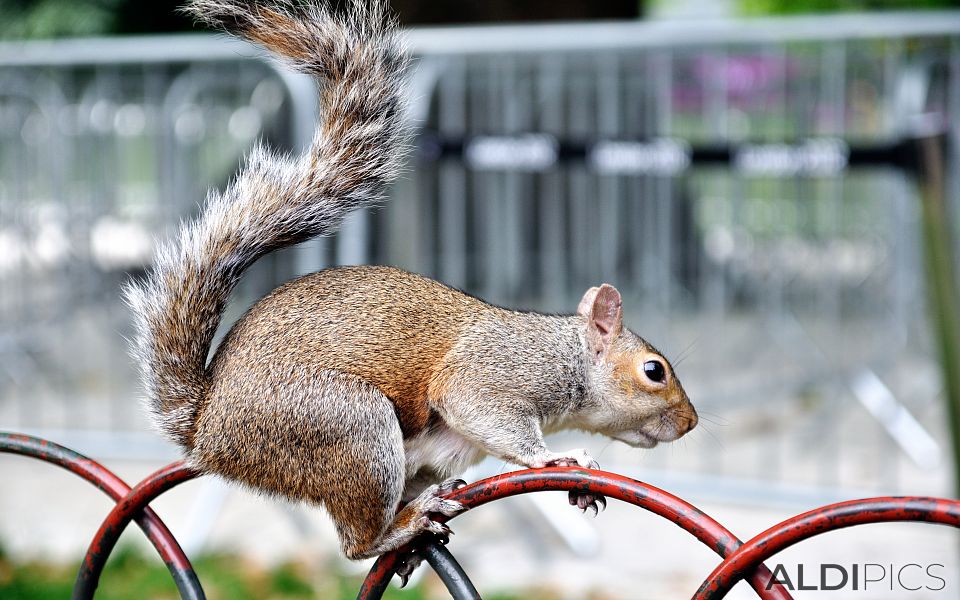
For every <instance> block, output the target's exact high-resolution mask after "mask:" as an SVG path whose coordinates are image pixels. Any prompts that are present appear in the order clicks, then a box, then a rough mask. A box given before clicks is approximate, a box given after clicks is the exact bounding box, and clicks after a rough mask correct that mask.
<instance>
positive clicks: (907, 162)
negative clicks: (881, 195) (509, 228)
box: [416, 131, 918, 176]
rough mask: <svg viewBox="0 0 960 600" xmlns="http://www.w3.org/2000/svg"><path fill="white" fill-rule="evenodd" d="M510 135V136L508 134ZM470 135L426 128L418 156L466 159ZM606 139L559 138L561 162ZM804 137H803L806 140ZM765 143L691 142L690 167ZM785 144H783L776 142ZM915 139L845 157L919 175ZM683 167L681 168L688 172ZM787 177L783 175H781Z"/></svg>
mask: <svg viewBox="0 0 960 600" xmlns="http://www.w3.org/2000/svg"><path fill="white" fill-rule="evenodd" d="M506 137H510V136H506ZM472 139H473V138H469V137H462V138H457V137H449V136H442V135H440V134H438V133H436V132H433V131H423V132H421V133H420V134H419V135H418V136H417V140H416V148H417V157H418V158H419V159H420V160H421V161H423V162H436V161H438V160H440V159H441V158H450V157H452V158H458V159H463V160H466V158H467V157H466V154H467V152H466V149H467V148H468V146H469V144H470V142H471V140H472ZM598 141H606V140H599V139H598V140H576V139H558V140H556V142H557V144H556V160H557V162H560V163H568V162H582V161H585V160H587V158H588V157H589V155H590V151H591V148H592V147H593V145H594V143H595V142H598ZM610 141H629V142H640V143H643V142H649V141H651V140H643V139H637V140H610ZM803 141H804V140H799V142H800V143H802V142H803ZM767 145H771V144H767V143H764V142H757V143H755V144H754V143H751V142H738V143H736V144H691V145H690V146H689V147H688V157H689V166H691V167H696V166H724V167H733V166H735V164H736V162H737V156H738V154H739V152H740V151H741V150H743V149H748V148H750V147H753V146H761V147H762V146H767ZM772 145H781V144H772ZM782 146H786V147H796V146H797V145H796V144H782ZM914 151H915V148H914V144H913V141H912V140H909V139H904V140H896V141H893V142H891V143H878V144H852V145H849V146H847V154H846V158H845V165H843V167H844V168H846V167H884V166H892V167H898V168H901V169H903V170H905V171H907V172H909V173H911V174H916V173H917V169H918V165H917V161H916V158H915V156H914V154H913V153H914ZM684 170H685V169H681V170H680V171H681V172H682V171H684ZM781 176H783V175H781Z"/></svg>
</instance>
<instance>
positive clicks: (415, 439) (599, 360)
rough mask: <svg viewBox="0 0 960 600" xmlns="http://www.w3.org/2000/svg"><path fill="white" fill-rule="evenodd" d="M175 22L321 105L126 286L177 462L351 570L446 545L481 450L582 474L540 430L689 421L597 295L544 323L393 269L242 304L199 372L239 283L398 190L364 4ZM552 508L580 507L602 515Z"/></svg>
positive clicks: (636, 428)
mask: <svg viewBox="0 0 960 600" xmlns="http://www.w3.org/2000/svg"><path fill="white" fill-rule="evenodd" d="M185 10H186V11H187V12H188V13H189V14H191V15H193V16H194V17H196V18H198V19H199V20H200V21H203V22H206V23H208V24H212V25H214V26H216V27H219V28H223V29H226V30H228V31H229V32H232V33H234V34H236V35H238V36H240V37H243V38H246V39H248V40H250V41H253V42H256V43H259V44H260V45H262V46H264V47H266V48H267V49H269V50H271V51H273V52H274V53H276V54H279V55H280V56H282V57H284V58H286V59H287V60H288V61H289V62H290V63H292V65H293V66H295V67H296V68H298V69H300V70H301V71H303V72H306V73H308V74H311V75H314V76H315V77H316V78H317V80H318V83H319V86H320V92H319V93H320V109H321V112H320V121H319V125H318V127H317V130H316V133H315V136H314V138H313V141H312V145H311V146H310V148H309V150H308V151H306V152H305V154H304V155H302V156H299V157H289V156H281V155H278V154H274V153H271V152H270V151H268V150H266V149H264V148H263V147H257V148H256V149H254V150H253V151H252V153H251V154H250V155H249V157H248V159H247V162H246V164H245V166H244V167H242V168H241V169H240V171H239V173H238V175H237V176H236V178H235V179H234V180H233V181H232V182H231V183H229V184H228V185H227V187H226V188H225V189H224V190H223V191H222V192H219V193H218V192H216V191H213V192H210V193H209V194H208V198H207V202H206V205H205V207H204V208H203V210H202V211H201V214H200V215H199V216H198V217H197V218H196V219H195V220H194V221H192V222H190V223H188V224H186V225H183V226H181V229H180V231H179V234H178V235H177V236H175V237H174V239H172V240H171V241H169V242H167V243H165V244H162V245H161V246H160V247H159V248H158V250H157V252H156V256H155V258H154V263H153V265H152V267H151V269H150V270H149V272H148V274H147V275H146V276H145V278H143V279H142V280H140V281H133V282H130V283H128V284H127V286H126V287H125V290H124V294H125V299H126V301H127V304H128V305H129V306H130V308H131V310H132V313H133V316H134V325H135V334H134V337H133V343H132V346H133V354H134V357H135V359H136V362H137V363H138V365H139V367H140V369H141V372H142V373H141V374H142V379H143V383H144V387H145V389H146V404H147V407H148V410H149V411H150V413H151V416H152V419H153V421H154V423H155V425H156V426H157V428H158V429H159V430H160V431H161V432H162V433H163V434H165V436H166V437H167V438H168V439H170V440H171V441H173V442H174V443H176V444H177V445H179V446H180V447H181V448H182V449H183V452H184V455H185V457H186V459H187V461H188V463H189V464H191V465H192V466H193V467H194V468H196V469H197V470H199V471H200V472H206V473H213V474H216V475H219V476H222V477H224V478H226V479H229V480H233V481H236V482H240V483H242V484H245V485H246V486H249V487H252V488H255V489H256V490H260V491H262V492H265V493H267V494H271V495H277V496H282V497H285V498H288V499H291V500H294V501H303V502H306V503H309V504H312V505H317V506H320V507H323V508H324V509H325V510H326V512H327V513H328V514H329V515H330V517H331V518H332V520H333V522H334V524H335V526H336V529H337V532H338V535H339V538H340V542H341V546H342V550H343V552H344V554H345V555H346V556H347V557H348V558H351V559H361V558H366V557H371V556H376V555H379V554H382V553H384V552H387V551H390V550H394V549H397V548H400V547H404V546H406V545H407V544H409V543H410V542H411V541H412V540H413V538H415V537H416V536H418V535H419V534H421V533H425V532H432V533H433V534H437V535H439V536H446V535H448V534H449V533H450V530H449V529H448V527H447V526H446V525H445V524H443V523H440V522H439V521H438V520H435V519H436V516H437V515H438V514H440V515H446V516H452V515H455V514H457V513H459V512H460V511H462V510H464V507H463V505H462V504H460V503H458V502H455V501H452V500H449V499H446V498H445V497H444V496H445V495H447V494H449V492H451V491H452V490H455V489H457V488H459V487H460V486H462V485H464V482H463V481H461V480H459V479H456V478H454V477H455V476H456V475H458V474H459V473H461V472H462V471H463V470H464V469H465V468H466V467H467V466H469V465H471V464H474V463H476V462H478V461H479V460H480V459H481V458H482V457H483V456H484V455H493V456H495V457H497V458H500V459H502V460H505V461H509V462H511V463H516V464H518V465H523V466H526V467H529V468H542V467H546V466H554V465H567V466H573V465H579V466H581V467H586V468H594V469H595V468H598V467H599V465H598V464H597V462H596V461H594V460H593V459H592V458H591V457H590V456H589V455H588V454H587V452H586V451H585V450H583V449H575V450H568V451H564V452H552V451H550V450H549V449H548V448H547V446H546V445H545V443H544V437H543V436H544V433H545V432H551V431H557V430H561V429H580V430H584V431H588V432H595V433H601V434H605V435H607V436H609V437H612V438H614V439H616V440H620V441H623V442H626V443H627V444H629V445H631V446H634V447H641V448H650V447H653V446H655V445H656V444H657V443H658V442H665V441H672V440H675V439H677V438H679V437H680V436H682V435H683V434H685V433H686V432H688V431H690V430H691V429H693V427H694V426H696V424H697V413H696V411H695V410H694V408H693V406H692V404H691V403H690V400H689V399H688V397H687V394H686V393H685V392H684V390H683V387H682V386H681V384H680V382H679V381H678V379H677V377H676V375H675V374H674V371H673V368H672V366H671V365H670V363H669V361H667V359H666V358H664V356H663V354H661V353H660V352H658V351H657V350H656V349H655V348H654V347H653V346H652V345H650V344H649V343H648V342H646V341H645V340H643V339H642V338H641V337H640V336H638V335H636V334H635V333H633V332H632V331H630V330H629V329H627V328H625V327H624V325H623V319H622V307H621V296H620V294H619V292H617V290H616V289H615V288H614V287H613V286H611V285H608V284H603V285H600V286H598V287H593V288H590V289H589V290H588V291H587V292H586V293H585V294H584V296H583V299H582V301H581V302H580V304H579V306H578V308H577V310H576V313H575V314H572V315H548V314H539V313H535V312H520V311H515V310H508V309H506V308H501V307H498V306H494V305H491V304H488V303H486V302H484V301H482V300H480V299H478V298H475V297H473V296H470V295H468V294H466V293H464V292H461V291H459V290H456V289H453V288H451V287H448V286H446V285H444V284H442V283H439V282H437V281H433V280H431V279H428V278H426V277H423V276H420V275H416V274H413V273H408V272H405V271H402V270H400V269H396V268H391V267H384V266H354V267H334V268H328V269H325V270H322V271H319V272H316V273H313V274H310V275H306V276H304V277H300V278H299V279H295V280H293V281H290V282H288V283H286V284H284V285H281V286H280V287H278V288H277V289H275V290H274V291H272V292H271V293H269V294H268V295H267V296H265V297H264V298H262V299H261V300H259V301H258V302H256V303H255V304H254V305H253V306H252V307H251V308H250V309H249V310H248V311H247V312H246V313H245V314H244V315H243V316H242V317H241V318H240V319H239V320H238V321H237V322H236V323H235V324H234V325H233V327H232V328H231V329H230V330H229V332H228V333H227V335H226V336H225V338H224V339H223V341H222V342H221V343H220V345H219V347H218V348H217V349H216V351H215V353H214V355H213V357H212V358H210V359H209V361H208V355H209V353H210V350H211V346H212V343H213V338H214V335H215V332H216V330H217V328H218V326H219V324H220V321H221V318H222V316H223V312H224V309H225V307H226V304H227V302H228V299H229V296H230V293H231V291H232V290H233V288H234V287H235V286H236V285H237V283H238V281H239V279H240V277H241V275H242V274H243V272H244V270H245V269H247V268H248V267H249V266H250V265H251V264H252V263H254V262H255V261H256V260H257V259H258V258H260V257H261V256H263V255H265V254H267V253H269V252H271V251H273V250H276V249H279V248H282V247H286V246H290V245H293V244H296V243H299V242H302V241H304V240H307V239H310V238H312V237H314V236H318V235H326V234H330V233H332V232H334V231H335V230H336V228H337V226H338V224H339V223H340V222H341V220H342V219H343V217H344V215H345V214H346V213H348V212H350V211H351V210H354V209H356V208H358V207H363V206H370V205H372V204H374V203H376V202H378V201H379V200H381V199H382V197H383V196H384V194H385V188H386V185H387V184H388V183H390V182H391V181H392V180H394V179H395V178H396V177H397V176H398V173H399V172H400V170H401V168H402V165H403V163H404V160H405V155H406V149H407V146H408V142H409V138H410V131H409V125H407V124H406V123H405V120H404V118H403V108H404V106H403V80H404V77H405V72H406V69H407V66H408V60H407V58H406V56H405V54H404V52H403V49H402V42H401V40H400V39H399V37H398V34H397V32H396V25H395V24H394V21H393V19H392V17H391V16H390V15H389V12H388V11H389V9H388V8H387V3H386V1H385V0H374V1H372V2H368V3H364V2H362V1H361V0H355V1H353V2H351V3H349V6H348V8H347V10H346V11H345V12H344V13H334V12H332V11H331V10H330V9H329V8H325V7H323V6H319V5H316V4H301V3H292V2H287V1H285V0H271V1H268V2H259V3H258V2H253V1H251V0H192V1H191V2H189V4H187V6H186V7H185ZM570 500H571V504H576V505H578V506H579V507H580V508H581V509H583V510H586V509H587V508H591V509H593V511H594V513H596V512H597V502H598V501H599V502H603V503H604V505H605V500H604V499H603V498H602V497H598V496H591V495H588V494H583V495H579V496H578V495H576V494H574V495H572V496H571V498H570ZM398 506H402V508H400V509H399V511H398ZM414 566H415V565H414ZM411 568H412V567H409V566H408V567H406V572H402V573H401V576H403V577H404V579H406V576H407V575H409V570H410V569H411Z"/></svg>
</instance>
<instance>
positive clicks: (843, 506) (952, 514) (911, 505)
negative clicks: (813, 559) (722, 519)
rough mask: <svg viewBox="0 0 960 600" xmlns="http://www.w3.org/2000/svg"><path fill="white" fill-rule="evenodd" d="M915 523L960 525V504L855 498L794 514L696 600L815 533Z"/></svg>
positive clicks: (722, 592) (730, 560)
mask: <svg viewBox="0 0 960 600" xmlns="http://www.w3.org/2000/svg"><path fill="white" fill-rule="evenodd" d="M897 521H912V522H925V523H939V524H942V525H949V526H952V527H957V528H960V502H958V501H956V500H946V499H943V498H924V497H916V496H901V497H890V496H887V497H881V498H868V499H866V500H851V501H848V502H840V503H837V504H830V505H828V506H824V507H821V508H816V509H813V510H811V511H808V512H805V513H803V514H801V515H797V516H795V517H791V518H789V519H787V520H785V521H783V522H781V523H778V524H776V525H774V526H773V527H771V528H769V529H767V530H766V531H764V532H762V533H760V534H759V535H757V536H756V537H754V538H753V539H751V540H750V541H748V542H746V543H745V544H743V545H742V546H741V547H740V548H739V549H738V550H737V551H736V552H734V553H733V554H731V555H729V556H727V557H726V558H725V559H724V560H723V562H722V563H720V565H718V566H717V568H716V569H714V570H713V572H712V573H710V575H709V576H707V578H706V579H705V580H704V582H703V583H702V584H701V585H700V589H699V590H697V593H696V594H695V595H694V600H719V599H720V598H723V597H724V596H726V595H727V592H729V591H730V589H731V588H732V587H733V586H734V585H736V584H737V583H738V582H739V581H740V580H741V579H743V577H744V575H745V574H747V573H750V572H751V571H752V570H753V569H755V568H756V566H757V565H759V564H761V563H762V562H763V561H764V560H766V559H768V558H770V557H771V556H773V555H775V554H776V553H778V552H780V551H781V550H783V549H785V548H789V547H790V546H792V545H794V544H796V543H798V542H801V541H803V540H806V539H809V538H811V537H814V536H817V535H820V534H822V533H826V532H828V531H836V530H837V529H844V528H847V527H853V526H856V525H866V524H869V523H891V522H897Z"/></svg>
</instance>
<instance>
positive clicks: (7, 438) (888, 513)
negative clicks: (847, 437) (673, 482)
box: [0, 432, 960, 600]
mask: <svg viewBox="0 0 960 600" xmlns="http://www.w3.org/2000/svg"><path fill="white" fill-rule="evenodd" d="M0 452H9V453H14V454H20V455H23V456H27V457H30V458H35V459H38V460H42V461H44V462H48V463H51V464H54V465H57V466H59V467H62V468H64V469H66V470H68V471H70V472H71V473H74V474H76V475H78V476H80V477H82V478H83V479H84V480H86V481H88V482H90V483H92V484H93V485H95V486H96V487H97V488H99V489H100V490H102V491H103V492H104V493H106V494H107V495H108V496H109V497H110V498H112V499H113V500H114V501H115V502H116V506H115V507H114V508H113V510H111V511H110V513H109V514H108V515H107V517H106V519H104V521H103V523H102V524H101V526H100V529H99V530H98V531H97V533H96V535H95V536H94V538H93V540H92V541H91V543H90V547H89V549H88V550H87V554H86V556H85V557H84V560H83V563H82V564H81V567H80V573H79V574H78V576H77V581H76V584H75V587H74V593H73V598H74V599H76V600H80V599H83V600H86V599H89V598H92V597H93V595H94V593H95V591H96V588H97V584H98V582H99V579H100V575H101V573H102V572H103V566H104V564H105V563H106V561H107V558H108V557H109V555H110V553H111V551H112V550H113V548H114V547H115V545H116V542H117V539H118V538H119V536H120V534H121V533H122V532H123V530H124V529H125V528H126V526H127V525H128V524H129V523H130V521H131V520H132V521H135V522H136V523H137V525H139V526H140V529H142V530H143V532H144V533H145V534H146V536H147V538H148V539H149V540H150V542H151V543H152V544H153V546H154V548H156V550H157V552H158V554H159V555H160V557H161V558H162V559H163V561H164V563H166V565H167V567H168V569H169V570H170V573H171V575H172V576H173V579H174V581H175V583H176V585H177V590H178V591H179V592H180V596H181V597H182V598H187V599H190V600H203V598H204V594H203V589H202V588H201V586H200V582H199V580H198V579H197V576H196V573H195V572H194V570H193V567H192V566H191V565H190V561H189V560H188V559H187V557H186V555H185V554H184V553H183V550H182V549H181V548H180V545H179V544H178V543H177V541H176V539H175V538H174V537H173V535H172V534H171V533H170V531H169V529H167V527H166V525H164V524H163V522H162V521H161V520H160V518H159V517H157V515H156V514H155V513H154V512H153V510H152V509H151V508H150V507H149V503H150V502H151V501H152V500H153V499H154V498H156V497H157V496H159V495H161V494H163V493H164V492H166V491H168V490H169V489H171V488H173V487H174V486H176V485H179V484H180V483H183V482H184V481H189V480H190V479H193V478H194V477H196V476H197V475H198V474H197V473H196V472H194V471H193V470H191V469H190V468H189V467H187V466H186V465H185V464H184V463H182V462H177V463H173V464H171V465H168V466H166V467H164V468H162V469H160V470H159V471H157V472H155V473H153V474H151V475H150V476H148V477H147V478H146V479H144V480H143V481H141V482H140V483H138V484H137V485H136V486H135V487H133V488H130V486H128V485H127V484H126V483H124V482H123V480H121V479H120V478H119V477H117V476H116V475H115V474H114V473H112V472H111V471H110V470H109V469H107V468H105V467H104V466H102V465H100V464H99V463H97V462H96V461H93V460H90V459H89V458H87V457H85V456H83V455H81V454H78V453H76V452H74V451H72V450H69V449H67V448H64V447H63V446H60V445H58V444H55V443H53V442H49V441H47V440H42V439H39V438H35V437H31V436H27V435H21V434H16V433H4V432H0ZM548 490H556V491H567V492H569V491H576V492H580V493H591V494H595V495H596V494H602V495H604V496H606V497H608V498H614V499H617V500H621V501H623V502H627V503H629V504H632V505H634V506H637V507H640V508H643V509H645V510H648V511H650V512H652V513H654V514H656V515H659V516H661V517H663V518H665V519H668V520H670V521H672V522H673V523H674V524H676V525H677V526H678V527H680V528H681V529H683V530H685V531H687V532H688V533H690V534H691V535H693V536H694V537H695V538H696V539H697V540H699V541H700V542H701V543H703V544H706V545H707V546H708V547H709V548H710V549H711V550H713V551H714V552H716V553H717V554H718V555H720V556H721V557H723V561H722V562H721V563H720V564H719V565H718V566H717V568H716V569H714V571H713V572H712V573H711V574H710V575H709V576H707V578H706V579H705V580H704V581H703V583H702V584H701V586H700V589H699V590H697V592H696V594H694V596H693V598H694V600H717V599H719V598H723V597H724V596H725V595H726V594H727V592H729V591H730V589H731V588H732V587H733V586H734V585H736V584H737V583H738V582H740V581H742V580H744V579H746V580H747V581H748V582H749V583H750V585H751V586H752V587H753V589H754V591H755V592H756V593H757V596H758V597H760V598H764V599H771V598H774V599H779V600H789V599H790V594H789V593H788V592H787V590H786V589H784V588H783V587H781V586H779V585H772V586H771V585H770V582H771V578H772V575H771V573H770V571H769V569H767V568H766V566H764V564H763V561H764V560H766V559H768V558H770V557H771V556H773V555H775V554H776V553H778V552H780V551H781V550H783V549H784V548H787V547H789V546H792V545H793V544H796V543H798V542H800V541H803V540H805V539H808V538H810V537H813V536H816V535H819V534H821V533H825V532H827V531H834V530H837V529H843V528H846V527H852V526H855V525H864V524H867V523H884V522H891V521H914V522H927V523H939V524H943V525H949V526H952V527H957V528H960V502H958V501H955V500H947V499H942V498H920V497H883V498H870V499H866V500H854V501H850V502H841V503H838V504H831V505H828V506H824V507H821V508H818V509H815V510H811V511H809V512H806V513H803V514H801V515H797V516H796V517H793V518H791V519H787V520H786V521H783V522H782V523H779V524H777V525H774V526H773V527H771V528H770V529H767V530H766V531H764V532H763V533H761V534H759V535H757V536H756V537H754V538H753V539H751V540H750V541H748V542H746V543H743V542H741V541H740V540H739V539H737V537H736V536H735V535H733V533H731V532H730V531H729V530H728V529H727V528H725V527H724V526H723V525H721V524H720V523H719V522H717V521H716V520H715V519H713V518H711V517H710V516H709V515H707V514H705V513H704V512H702V511H701V510H699V509H698V508H696V507H695V506H693V505H692V504H690V503H688V502H686V501H684V500H682V499H680V498H677V497H676V496H673V495H672V494H669V493H668V492H665V491H663V490H661V489H659V488H656V487H654V486H651V485H648V484H645V483H643V482H640V481H636V480H634V479H629V478H627V477H623V476H620V475H616V474H614V473H606V472H604V471H594V470H589V469H582V468H579V467H550V468H546V469H536V470H524V471H516V472H513V473H506V474H503V475H498V476H496V477H491V478H489V479H484V480H481V481H478V482H476V483H473V484H471V485H468V486H466V487H464V488H461V489H459V490H456V491H455V492H453V493H451V494H450V496H449V497H450V498H452V499H454V500H458V501H460V502H463V503H464V504H465V505H467V507H468V508H471V509H472V508H476V507H478V506H482V505H484V504H487V503H488V502H493V501H495V500H500V499H502V498H507V497H509V496H516V495H519V494H528V493H532V492H540V491H548ZM426 543H427V544H434V545H433V546H429V547H425V546H423V542H418V546H419V547H420V548H425V549H426V550H429V552H424V554H426V555H427V556H426V558H427V562H428V563H429V564H430V565H431V566H432V567H433V568H434V569H435V570H437V571H438V572H439V573H440V574H441V576H442V577H441V580H442V581H443V582H444V584H445V585H446V586H447V589H448V591H449V592H450V593H451V595H452V596H453V597H454V598H455V599H457V600H460V599H465V598H479V596H478V595H477V594H476V590H475V589H474V587H473V584H472V583H471V582H470V580H469V579H468V578H467V576H466V573H465V572H464V571H463V569H462V568H461V567H460V565H459V564H457V562H456V559H454V558H453V556H452V555H451V554H450V553H449V552H448V551H446V549H443V548H441V547H438V546H436V545H435V543H434V542H432V541H427V542H426ZM409 550H410V549H409V548H407V549H401V550H398V551H394V552H390V553H387V554H385V555H383V556H381V557H380V558H379V559H378V560H377V561H376V563H375V564H374V566H373V568H372V569H371V570H370V572H369V573H368V575H367V577H366V579H365V580H364V582H363V585H362V586H361V588H360V591H359V594H358V596H357V597H358V598H359V599H363V600H373V599H377V598H380V597H381V596H382V595H383V592H384V590H385V589H386V587H387V584H388V583H389V582H390V579H391V578H392V577H393V574H394V572H395V571H396V569H397V566H398V564H399V561H400V556H401V554H402V552H404V551H409ZM768 587H770V589H767V588H768Z"/></svg>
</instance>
